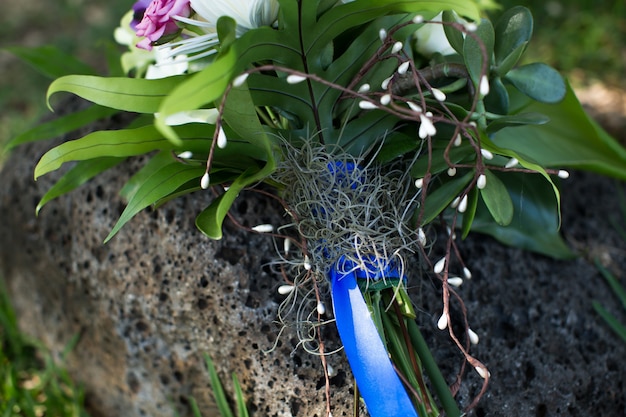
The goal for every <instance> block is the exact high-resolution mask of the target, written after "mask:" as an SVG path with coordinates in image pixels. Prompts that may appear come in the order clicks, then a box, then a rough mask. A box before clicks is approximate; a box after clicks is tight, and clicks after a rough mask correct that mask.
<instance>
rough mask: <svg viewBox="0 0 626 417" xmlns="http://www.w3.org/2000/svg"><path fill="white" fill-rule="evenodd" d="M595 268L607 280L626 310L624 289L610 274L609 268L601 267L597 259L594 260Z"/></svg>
mask: <svg viewBox="0 0 626 417" xmlns="http://www.w3.org/2000/svg"><path fill="white" fill-rule="evenodd" d="M596 268H598V270H599V271H600V273H601V274H602V276H603V277H604V278H605V279H606V280H607V282H608V283H609V285H610V286H611V289H612V290H613V292H614V293H615V295H616V296H617V298H619V300H620V301H621V303H622V306H623V307H624V310H626V290H624V288H623V287H622V286H621V285H620V284H619V282H618V281H617V279H616V278H615V277H614V276H613V274H611V273H610V272H609V270H608V269H606V268H605V267H603V266H602V265H601V264H600V262H598V261H596Z"/></svg>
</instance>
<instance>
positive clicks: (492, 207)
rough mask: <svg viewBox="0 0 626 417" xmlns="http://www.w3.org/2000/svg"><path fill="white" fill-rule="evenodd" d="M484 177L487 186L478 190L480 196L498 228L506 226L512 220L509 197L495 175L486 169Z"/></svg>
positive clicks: (511, 205) (511, 206)
mask: <svg viewBox="0 0 626 417" xmlns="http://www.w3.org/2000/svg"><path fill="white" fill-rule="evenodd" d="M529 175H530V174H529ZM485 176H486V177H487V186H486V187H485V188H483V189H482V190H480V196H481V197H482V199H483V201H484V202H485V205H486V206H487V209H488V210H489V213H491V216H492V217H493V219H494V220H495V221H496V223H497V224H499V225H500V226H507V225H508V224H510V223H511V221H512V220H513V201H512V200H511V196H510V195H509V192H508V191H507V189H506V187H505V185H504V183H502V181H500V179H499V178H498V176H497V175H496V174H494V173H493V172H491V171H489V170H488V169H487V170H485Z"/></svg>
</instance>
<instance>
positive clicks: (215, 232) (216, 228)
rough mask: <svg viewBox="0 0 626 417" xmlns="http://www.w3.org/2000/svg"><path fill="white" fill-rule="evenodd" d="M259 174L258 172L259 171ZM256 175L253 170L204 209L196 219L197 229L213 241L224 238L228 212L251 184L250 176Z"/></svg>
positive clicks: (244, 174) (238, 179)
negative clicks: (224, 226) (223, 233)
mask: <svg viewBox="0 0 626 417" xmlns="http://www.w3.org/2000/svg"><path fill="white" fill-rule="evenodd" d="M257 172H258V171H257ZM253 175H254V170H253V169H252V168H251V169H249V170H248V171H246V172H244V173H243V174H242V175H241V176H239V178H237V179H236V180H235V181H234V182H233V183H232V184H231V185H230V187H229V188H228V190H227V191H226V192H225V193H224V194H222V195H220V196H219V197H217V198H216V199H215V200H213V201H212V202H211V204H210V205H209V206H208V207H207V208H206V209H204V210H203V211H202V212H201V213H200V214H198V216H197V217H196V227H197V228H198V229H199V230H200V231H201V232H202V233H204V234H205V235H206V236H208V237H209V238H211V239H214V240H219V239H221V238H222V223H223V222H224V219H225V218H226V215H227V214H228V210H230V207H231V206H232V205H233V202H234V201H235V199H236V198H237V196H238V195H239V193H240V192H241V190H243V189H244V188H245V186H246V184H249V183H250V181H249V176H253Z"/></svg>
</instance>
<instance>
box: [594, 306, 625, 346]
mask: <svg viewBox="0 0 626 417" xmlns="http://www.w3.org/2000/svg"><path fill="white" fill-rule="evenodd" d="M592 304H593V308H594V309H595V310H596V312H598V314H600V316H601V317H602V318H603V319H604V321H606V323H607V324H608V325H609V327H610V328H611V329H613V331H614V332H615V333H616V334H617V335H618V336H619V337H620V338H621V339H622V340H623V341H624V342H625V343H626V327H624V326H623V325H622V324H621V323H620V322H619V321H617V319H616V318H615V317H614V316H613V315H612V314H611V313H609V312H608V311H607V310H606V309H605V308H604V307H603V306H602V305H600V303H598V302H597V301H593V303H592Z"/></svg>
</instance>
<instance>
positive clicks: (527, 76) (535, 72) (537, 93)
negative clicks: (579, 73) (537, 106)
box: [505, 63, 566, 103]
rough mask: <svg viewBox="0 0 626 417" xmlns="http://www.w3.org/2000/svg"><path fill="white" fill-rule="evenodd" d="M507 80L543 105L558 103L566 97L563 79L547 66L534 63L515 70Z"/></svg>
mask: <svg viewBox="0 0 626 417" xmlns="http://www.w3.org/2000/svg"><path fill="white" fill-rule="evenodd" d="M505 79H506V80H507V81H508V82H510V83H511V84H513V85H514V86H515V88H517V89H518V90H520V91H521V92H522V93H524V94H526V95H527V96H528V97H530V98H532V99H534V100H537V101H540V102H542V103H558V102H560V101H561V100H563V97H565V93H566V87H565V82H564V81H563V77H561V75H560V74H559V73H558V72H557V71H556V70H555V69H554V68H551V67H549V66H548V65H546V64H542V63H534V64H528V65H523V66H521V67H518V68H514V69H512V70H511V71H509V72H508V73H507V74H506V77H505Z"/></svg>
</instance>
